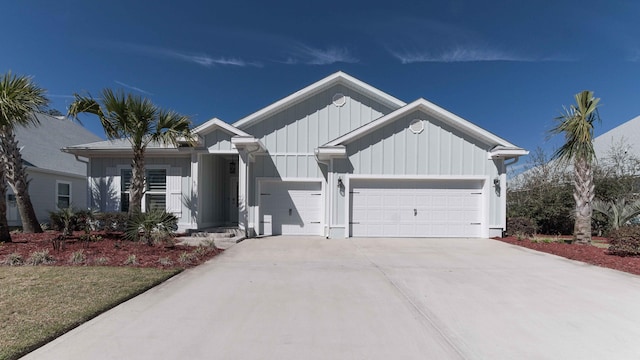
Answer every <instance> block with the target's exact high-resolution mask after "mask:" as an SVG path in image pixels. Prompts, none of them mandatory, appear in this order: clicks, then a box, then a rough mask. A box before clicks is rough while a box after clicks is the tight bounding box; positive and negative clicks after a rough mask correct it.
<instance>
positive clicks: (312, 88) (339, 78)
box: [232, 71, 406, 128]
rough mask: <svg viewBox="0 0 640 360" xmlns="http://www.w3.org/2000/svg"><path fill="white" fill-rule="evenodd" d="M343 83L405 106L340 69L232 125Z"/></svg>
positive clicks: (253, 120) (250, 121) (252, 120)
mask: <svg viewBox="0 0 640 360" xmlns="http://www.w3.org/2000/svg"><path fill="white" fill-rule="evenodd" d="M338 83H339V84H343V85H345V86H347V87H350V88H352V89H354V90H356V91H361V92H363V93H365V94H367V95H369V96H372V97H374V98H376V99H377V100H378V101H380V102H382V103H385V105H387V106H389V107H391V108H399V107H402V106H405V105H406V103H405V102H404V101H402V100H399V99H396V98H395V97H393V96H391V95H389V94H387V93H385V92H383V91H381V90H379V89H376V88H374V87H373V86H371V85H369V84H366V83H364V82H362V81H360V80H358V79H356V78H354V77H352V76H349V75H347V74H345V73H343V72H342V71H338V72H336V73H333V74H331V75H329V76H327V77H326V78H324V79H322V80H320V81H317V82H315V83H313V84H311V85H309V86H307V87H305V88H304V89H302V90H299V91H296V92H295V93H293V94H291V95H289V96H287V97H285V98H283V99H281V100H279V101H276V102H275V103H273V104H271V105H269V106H267V107H265V108H263V109H261V110H259V111H256V112H254V113H253V114H251V115H249V116H246V117H244V118H242V119H240V120H238V121H236V122H235V123H233V124H232V125H233V126H235V127H237V128H240V127H247V126H249V125H251V124H253V123H256V122H258V121H260V120H262V119H264V118H266V117H267V116H269V115H270V114H273V113H275V112H278V111H281V110H284V109H286V108H287V107H289V106H291V105H292V104H295V103H297V102H300V101H302V100H304V99H306V98H308V97H310V96H311V95H313V94H316V93H318V92H320V91H322V90H324V89H326V88H329V87H330V86H332V85H334V84H338Z"/></svg>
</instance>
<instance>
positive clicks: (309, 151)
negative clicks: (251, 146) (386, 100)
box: [241, 85, 392, 226]
mask: <svg viewBox="0 0 640 360" xmlns="http://www.w3.org/2000/svg"><path fill="white" fill-rule="evenodd" d="M337 93H340V94H343V95H344V97H345V98H344V99H345V103H344V105H342V106H336V105H335V104H334V103H333V97H334V95H335V94H337ZM391 111H392V109H390V108H389V107H387V106H384V105H381V104H379V103H377V102H375V101H373V100H371V99H370V98H368V97H366V96H363V95H361V94H360V93H358V92H356V91H354V90H352V89H350V88H348V87H346V86H344V85H336V86H333V87H332V88H330V89H327V90H324V91H322V92H320V93H318V94H315V95H313V96H312V97H310V98H307V99H304V100H302V101H301V102H299V103H297V104H295V105H293V106H290V107H289V108H286V109H284V110H282V111H280V112H278V113H276V114H273V115H271V116H270V117H269V118H266V119H263V120H261V121H260V122H258V123H256V124H254V125H251V126H248V127H243V128H241V130H243V131H246V132H247V133H249V134H251V135H253V136H255V137H256V138H257V139H259V140H260V141H261V142H262V144H264V146H265V147H266V149H267V151H268V154H267V155H260V156H256V157H255V160H254V161H253V162H252V163H251V171H250V174H249V184H248V190H249V194H248V200H249V205H250V206H249V211H248V214H249V219H248V223H249V224H257V213H258V209H257V206H258V200H257V199H258V197H257V194H256V190H257V185H258V184H257V181H256V179H258V178H276V179H318V178H321V179H324V181H325V184H326V180H327V166H325V165H320V164H318V162H317V160H316V158H315V154H314V151H315V149H316V148H317V147H318V146H321V145H323V144H325V143H327V142H329V141H330V140H332V139H334V138H337V137H339V136H341V135H343V134H345V133H347V132H350V131H352V130H354V129H356V128H358V127H360V126H362V125H364V124H367V123H369V122H371V121H373V120H375V119H377V118H379V117H381V116H383V115H386V114H388V113H390V112H391ZM325 201H328V196H325ZM325 208H327V206H326V205H325ZM254 226H255V225H254Z"/></svg>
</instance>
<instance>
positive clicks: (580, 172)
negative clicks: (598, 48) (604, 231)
mask: <svg viewBox="0 0 640 360" xmlns="http://www.w3.org/2000/svg"><path fill="white" fill-rule="evenodd" d="M575 100H576V104H575V105H571V107H569V108H566V107H565V108H564V111H563V113H562V114H561V115H560V116H559V117H557V118H556V120H557V121H558V124H557V125H556V126H555V127H554V128H552V129H551V130H550V134H552V135H556V134H564V136H565V143H564V145H562V146H561V147H560V148H559V149H558V150H557V151H556V152H555V153H554V154H553V157H552V158H553V159H557V160H559V161H560V163H564V164H570V163H572V164H573V175H574V178H573V184H574V190H573V198H574V199H575V201H576V209H575V225H574V229H573V241H574V242H576V243H578V244H590V243H591V216H592V215H593V210H592V206H591V202H592V201H593V197H594V188H595V186H594V182H593V171H592V165H593V162H594V161H595V160H596V155H595V151H594V149H593V126H594V123H595V122H596V121H600V115H599V114H598V103H599V102H600V99H599V98H594V97H593V92H592V91H587V90H585V91H582V92H580V93H578V94H576V95H575Z"/></svg>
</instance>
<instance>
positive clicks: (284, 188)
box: [258, 179, 324, 235]
mask: <svg viewBox="0 0 640 360" xmlns="http://www.w3.org/2000/svg"><path fill="white" fill-rule="evenodd" d="M258 190H259V192H258V196H259V206H258V213H259V214H258V218H259V222H260V226H259V235H322V233H323V214H324V207H323V203H324V195H323V185H322V182H321V181H320V180H311V181H299V180H297V181H282V180H275V179H258Z"/></svg>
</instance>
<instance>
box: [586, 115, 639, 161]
mask: <svg viewBox="0 0 640 360" xmlns="http://www.w3.org/2000/svg"><path fill="white" fill-rule="evenodd" d="M639 141H640V116H638V117H635V118H633V119H631V120H629V121H627V122H625V123H623V124H621V125H618V126H616V127H615V128H613V129H611V130H609V131H607V132H606V133H604V134H602V135H599V136H598V137H596V138H594V139H593V149H594V150H595V152H596V157H597V159H598V160H607V159H608V158H609V157H610V156H611V155H612V154H611V153H612V152H614V153H615V152H617V151H621V152H623V153H624V154H627V153H628V155H632V156H634V157H636V158H640V142H639ZM617 155H618V156H619V155H622V154H617Z"/></svg>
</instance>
